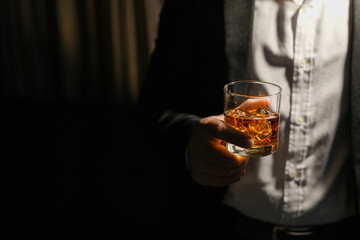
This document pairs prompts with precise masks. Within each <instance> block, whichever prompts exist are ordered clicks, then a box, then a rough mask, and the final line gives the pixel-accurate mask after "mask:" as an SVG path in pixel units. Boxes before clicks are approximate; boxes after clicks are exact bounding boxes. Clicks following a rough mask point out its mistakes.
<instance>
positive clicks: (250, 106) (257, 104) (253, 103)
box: [236, 98, 270, 111]
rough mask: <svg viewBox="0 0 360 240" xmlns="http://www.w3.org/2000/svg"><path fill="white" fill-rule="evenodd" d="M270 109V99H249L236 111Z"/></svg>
mask: <svg viewBox="0 0 360 240" xmlns="http://www.w3.org/2000/svg"><path fill="white" fill-rule="evenodd" d="M269 107H270V98H259V99H247V100H246V101H245V102H243V103H242V104H240V106H238V107H237V108H236V109H240V110H242V111H249V110H257V109H258V108H264V109H268V108H269Z"/></svg>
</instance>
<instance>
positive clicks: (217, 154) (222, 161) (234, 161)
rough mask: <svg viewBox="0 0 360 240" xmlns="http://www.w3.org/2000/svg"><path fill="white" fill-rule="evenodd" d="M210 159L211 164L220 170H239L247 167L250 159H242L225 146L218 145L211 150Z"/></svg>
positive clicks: (208, 159)
mask: <svg viewBox="0 0 360 240" xmlns="http://www.w3.org/2000/svg"><path fill="white" fill-rule="evenodd" d="M209 151H210V152H209V154H208V158H207V159H206V160H207V161H208V162H209V164H212V165H214V166H216V167H219V168H238V167H242V166H245V165H246V163H247V161H248V158H247V157H241V156H238V155H235V154H233V153H231V152H229V151H228V150H227V149H226V147H225V146H223V145H220V144H216V145H214V146H213V147H212V148H209Z"/></svg>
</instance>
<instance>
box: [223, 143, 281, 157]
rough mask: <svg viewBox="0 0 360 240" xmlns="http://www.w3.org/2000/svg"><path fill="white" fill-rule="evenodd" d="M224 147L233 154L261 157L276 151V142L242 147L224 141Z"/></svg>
mask: <svg viewBox="0 0 360 240" xmlns="http://www.w3.org/2000/svg"><path fill="white" fill-rule="evenodd" d="M226 149H227V150H228V151H229V152H231V153H233V154H236V155H239V156H243V157H263V156H266V155H270V154H272V153H274V152H276V150H277V143H274V144H273V145H268V146H262V147H257V146H254V147H252V148H242V147H238V146H236V145H234V144H231V143H226Z"/></svg>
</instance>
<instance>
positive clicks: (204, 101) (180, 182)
mask: <svg viewBox="0 0 360 240" xmlns="http://www.w3.org/2000/svg"><path fill="white" fill-rule="evenodd" d="M253 2H254V1H251V0H241V1H237V0H222V1H221V0H216V1H208V0H178V1H176V0H168V1H166V3H165V6H164V9H163V12H162V14H161V19H160V26H159V35H158V39H157V42H156V50H155V52H154V53H153V55H152V58H151V63H150V67H149V72H148V78H147V80H146V82H145V84H144V87H143V90H142V93H141V98H140V108H141V110H142V111H147V114H148V116H151V119H152V121H153V123H154V126H156V130H155V132H153V133H152V134H160V135H159V139H158V141H160V142H161V144H159V143H158V145H157V146H154V148H158V150H159V152H157V153H154V154H156V155H157V156H158V157H159V159H162V160H163V162H162V164H167V166H168V171H169V172H170V174H169V176H171V177H170V180H169V185H171V184H173V183H174V184H175V185H172V186H177V188H178V189H177V190H176V191H175V192H173V194H170V196H169V199H168V200H169V201H168V204H169V206H168V207H169V209H171V210H170V211H172V216H173V218H175V217H174V216H175V215H176V210H174V208H172V207H173V206H174V205H177V204H178V205H177V206H176V207H177V209H184V208H185V209H186V210H188V213H189V216H191V217H189V218H193V217H194V215H197V214H198V215H201V214H203V213H204V212H208V209H211V208H216V206H217V204H218V203H219V202H221V199H222V196H223V195H222V193H224V190H225V189H224V188H210V187H202V186H198V185H197V184H195V183H194V182H192V181H191V180H190V177H189V176H188V175H187V172H186V166H185V162H186V161H185V150H186V143H187V140H188V138H189V135H190V133H191V130H192V128H193V126H194V125H195V124H196V123H197V121H198V120H199V119H200V118H202V117H206V116H210V115H217V114H221V113H222V110H223V90H222V87H223V85H225V84H226V83H227V82H229V81H232V80H236V79H248V78H249V70H248V66H249V65H248V59H249V50H250V49H251V46H250V45H251V32H252V29H251V27H252V19H253ZM352 2H353V8H352V9H353V11H352V15H351V17H352V26H351V27H352V36H351V37H352V44H351V48H352V49H351V51H352V57H351V96H350V97H351V129H352V137H351V157H352V161H353V169H354V177H355V178H354V179H356V180H355V181H354V183H355V184H354V191H356V190H357V193H360V0H354V1H352ZM238 66H242V67H241V68H239V67H238ZM159 146H160V147H159ZM159 148H160V149H159ZM170 183H171V184H170ZM176 184H177V185H176ZM355 185H356V186H355ZM169 189H171V186H169ZM169 191H170V190H169ZM357 196H358V197H357V202H358V205H359V206H360V195H359V194H357ZM199 209H204V211H201V210H200V211H199ZM186 210H184V211H183V210H181V211H180V210H179V212H181V213H180V214H179V216H182V218H183V219H185V220H184V222H186V221H188V220H189V219H187V217H188V215H187V214H186ZM195 212H198V213H195ZM199 212H200V213H199ZM189 221H190V220H189Z"/></svg>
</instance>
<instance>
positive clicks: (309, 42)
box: [224, 0, 355, 226]
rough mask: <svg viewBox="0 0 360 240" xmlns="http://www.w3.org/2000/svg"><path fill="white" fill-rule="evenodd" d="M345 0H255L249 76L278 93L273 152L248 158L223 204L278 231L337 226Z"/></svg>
mask: <svg viewBox="0 0 360 240" xmlns="http://www.w3.org/2000/svg"><path fill="white" fill-rule="evenodd" d="M349 11H350V0H341V1H340V0H305V1H302V0H293V1H291V0H288V1H286V0H256V1H255V12H254V23H253V24H254V26H253V35H252V51H251V53H252V56H251V57H252V67H251V71H252V79H260V80H263V81H268V82H273V83H276V84H278V85H280V86H281V87H282V89H283V94H282V102H281V116H280V119H281V120H280V121H281V123H280V130H279V133H280V140H279V141H280V143H279V149H278V150H277V152H276V153H275V154H273V155H270V156H266V157H263V158H252V159H250V160H249V163H248V165H247V173H246V175H245V176H244V177H243V178H242V179H241V180H240V181H239V182H237V183H235V184H232V185H231V186H230V187H229V189H228V192H227V194H226V196H225V198H224V204H226V205H229V206H232V207H234V208H236V209H237V210H238V211H240V212H241V213H243V214H244V215H247V216H249V217H252V218H255V219H260V220H263V221H266V222H271V223H274V224H279V225H284V226H309V225H318V224H326V223H329V222H336V221H340V220H341V219H343V218H346V217H348V216H351V215H353V214H354V213H355V207H354V202H353V201H352V200H351V199H352V198H351V193H350V192H349V191H350V190H349V185H348V177H349V176H350V173H349V169H350V168H347V166H348V165H347V163H348V162H349V161H347V160H348V157H349V122H350V121H349V119H348V118H347V116H348V113H349V111H348V110H349V97H348V96H349V74H348V73H349V69H348V66H349V62H348V60H349V39H350V36H349V35H350V31H349V26H350V21H349V15H350V14H349Z"/></svg>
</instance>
